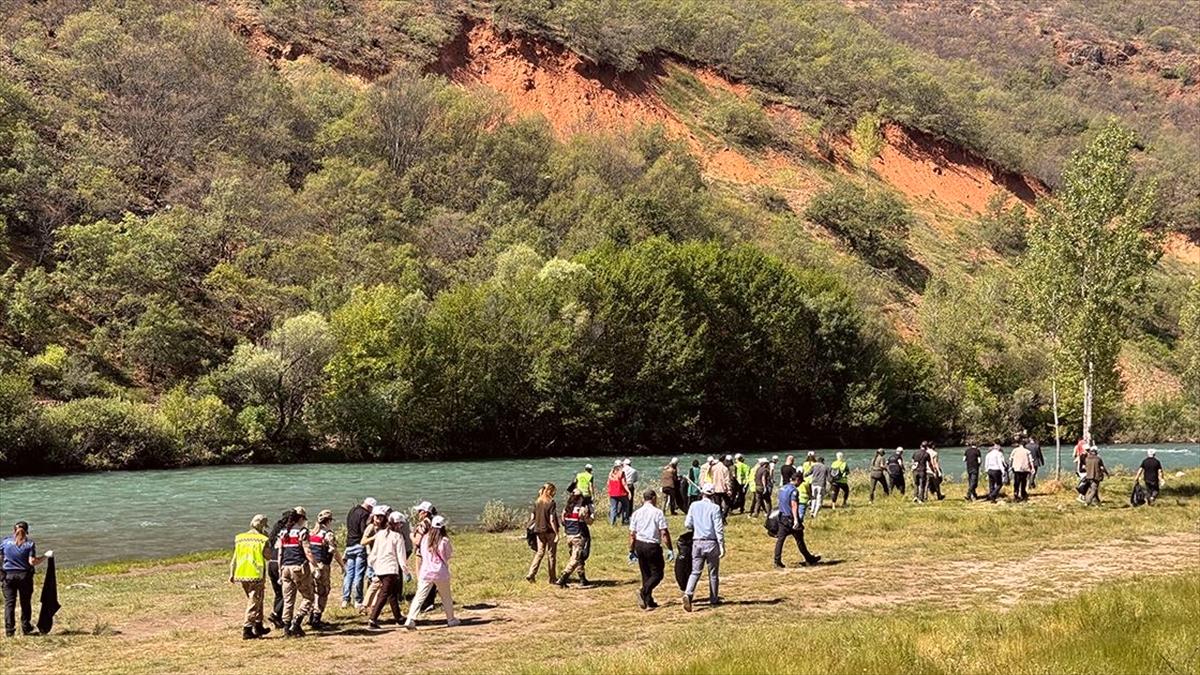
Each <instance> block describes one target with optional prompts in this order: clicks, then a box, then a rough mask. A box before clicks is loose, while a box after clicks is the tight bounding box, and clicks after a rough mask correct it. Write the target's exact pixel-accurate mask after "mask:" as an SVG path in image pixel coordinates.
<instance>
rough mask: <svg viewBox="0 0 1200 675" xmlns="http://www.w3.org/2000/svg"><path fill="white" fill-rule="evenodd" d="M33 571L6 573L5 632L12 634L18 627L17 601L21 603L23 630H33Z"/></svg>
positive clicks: (27, 631)
mask: <svg viewBox="0 0 1200 675" xmlns="http://www.w3.org/2000/svg"><path fill="white" fill-rule="evenodd" d="M32 600H33V572H6V573H5V575H4V633H5V635H12V634H13V633H14V632H16V629H17V617H16V613H17V611H16V610H17V602H18V601H20V603H21V630H23V631H24V632H26V633H29V632H32V631H33V624H32V623H31V621H32V618H31V617H32V616H33V608H32V605H31V604H30V603H31V602H32Z"/></svg>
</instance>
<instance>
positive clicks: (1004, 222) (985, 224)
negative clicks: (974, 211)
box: [978, 193, 1029, 256]
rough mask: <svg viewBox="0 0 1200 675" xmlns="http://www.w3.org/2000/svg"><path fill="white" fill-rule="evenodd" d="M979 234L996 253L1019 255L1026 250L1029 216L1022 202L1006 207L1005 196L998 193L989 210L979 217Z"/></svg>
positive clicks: (990, 202)
mask: <svg viewBox="0 0 1200 675" xmlns="http://www.w3.org/2000/svg"><path fill="white" fill-rule="evenodd" d="M978 227H979V236H980V237H981V238H982V239H983V241H984V242H985V243H987V245H988V246H989V247H990V248H991V249H992V250H993V251H995V252H996V253H999V254H1000V255H1005V256H1017V255H1020V254H1021V253H1024V252H1025V248H1026V246H1027V242H1026V241H1025V233H1026V232H1028V231H1029V217H1028V214H1027V213H1026V211H1025V206H1024V205H1022V204H1013V205H1012V206H1011V207H1010V208H1008V209H1005V208H1004V196H1003V195H1002V194H1001V193H997V194H996V195H994V196H993V197H992V199H991V200H990V201H989V202H988V207H987V210H986V211H985V212H984V214H983V215H982V216H981V217H980V218H979V225H978Z"/></svg>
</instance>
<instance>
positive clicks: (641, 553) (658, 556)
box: [629, 490, 675, 609]
mask: <svg viewBox="0 0 1200 675" xmlns="http://www.w3.org/2000/svg"><path fill="white" fill-rule="evenodd" d="M642 500H643V501H642V508H640V509H638V510H637V511H634V512H633V516H632V517H630V519H629V558H630V560H633V559H636V560H637V563H638V568H639V569H640V570H641V572H642V587H641V588H640V589H639V590H638V607H641V608H642V609H654V608H655V607H658V603H657V602H655V601H654V596H653V595H652V593H654V588H655V587H656V586H658V584H659V583H660V582H661V581H662V580H663V573H664V570H665V569H666V567H667V565H666V562H664V561H663V546H666V547H667V560H674V559H675V551H673V550H672V549H671V533H670V532H669V531H667V517H666V516H664V515H663V512H662V509H660V508H658V504H657V501H658V494H657V493H656V492H655V491H654V490H646V493H645V494H643V495H642ZM660 542H661V543H660Z"/></svg>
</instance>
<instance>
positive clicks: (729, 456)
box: [725, 455, 733, 460]
mask: <svg viewBox="0 0 1200 675" xmlns="http://www.w3.org/2000/svg"><path fill="white" fill-rule="evenodd" d="M725 459H728V460H732V459H733V455H725Z"/></svg>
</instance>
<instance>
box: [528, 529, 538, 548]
mask: <svg viewBox="0 0 1200 675" xmlns="http://www.w3.org/2000/svg"><path fill="white" fill-rule="evenodd" d="M525 543H526V544H529V550H531V551H537V545H538V540H537V532H534V531H533V528H532V527H531V528H529V529H527V530H525Z"/></svg>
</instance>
